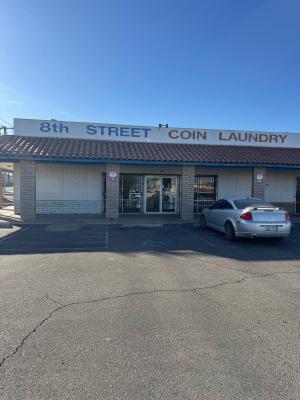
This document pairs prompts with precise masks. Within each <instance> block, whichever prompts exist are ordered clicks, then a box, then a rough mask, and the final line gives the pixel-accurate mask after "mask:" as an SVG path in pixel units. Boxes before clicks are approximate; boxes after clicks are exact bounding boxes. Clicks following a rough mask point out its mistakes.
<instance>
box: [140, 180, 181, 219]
mask: <svg viewBox="0 0 300 400" xmlns="http://www.w3.org/2000/svg"><path fill="white" fill-rule="evenodd" d="M145 192H146V195H145V202H146V204H145V211H146V212H147V213H175V212H176V211H177V178H176V176H163V177H161V176H146V179H145Z"/></svg>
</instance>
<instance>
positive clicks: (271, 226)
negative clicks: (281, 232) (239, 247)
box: [265, 225, 278, 232]
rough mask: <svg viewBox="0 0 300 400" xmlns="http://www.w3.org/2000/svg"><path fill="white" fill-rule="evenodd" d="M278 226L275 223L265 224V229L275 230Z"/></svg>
mask: <svg viewBox="0 0 300 400" xmlns="http://www.w3.org/2000/svg"><path fill="white" fill-rule="evenodd" d="M277 229H278V226H277V225H266V226H265V230H266V231H268V232H277Z"/></svg>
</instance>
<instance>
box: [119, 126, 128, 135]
mask: <svg viewBox="0 0 300 400" xmlns="http://www.w3.org/2000/svg"><path fill="white" fill-rule="evenodd" d="M128 131H129V128H125V127H121V128H120V136H129V132H128Z"/></svg>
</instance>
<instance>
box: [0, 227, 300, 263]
mask: <svg viewBox="0 0 300 400" xmlns="http://www.w3.org/2000/svg"><path fill="white" fill-rule="evenodd" d="M46 228H47V225H27V226H22V227H21V228H20V229H19V230H18V231H17V232H16V231H15V232H12V233H8V234H7V235H6V236H5V237H2V238H1V239H0V254H2V255H3V254H8V255H11V254H47V253H75V252H118V253H137V252H155V253H157V254H159V255H160V256H164V255H165V256H168V254H176V255H177V256H180V255H182V256H183V257H188V256H189V255H192V254H193V255H194V254H195V253H199V254H202V255H213V256H218V257H226V258H231V259H234V260H241V261H262V260H266V261H270V260H278V261H279V260H281V261H282V260H287V261H288V260H293V261H299V260H300V226H299V225H297V226H296V228H295V229H294V230H293V231H292V233H291V236H290V238H288V239H284V240H282V241H280V242H279V241H273V240H266V239H264V240H263V239H256V240H247V239H243V240H239V241H237V242H228V241H226V239H225V238H224V235H222V234H221V233H219V232H215V231H212V230H209V229H208V230H206V231H201V230H200V229H199V228H193V227H192V226H191V225H188V224H187V225H185V224H182V225H165V226H163V227H159V228H122V227H120V226H106V227H105V226H99V225H95V226H85V227H83V228H82V229H80V230H78V231H68V232H65V231H62V232H61V231H58V232H52V231H49V230H47V229H46Z"/></svg>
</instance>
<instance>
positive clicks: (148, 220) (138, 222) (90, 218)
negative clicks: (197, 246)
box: [0, 205, 300, 230]
mask: <svg viewBox="0 0 300 400" xmlns="http://www.w3.org/2000/svg"><path fill="white" fill-rule="evenodd" d="M291 220H292V223H293V224H294V225H300V216H292V217H291ZM183 223H186V221H184V220H182V219H181V218H180V216H178V215H170V214H169V215H162V214H159V215H145V214H143V215H136V214H127V215H125V214H123V215H120V218H119V219H117V220H109V219H106V218H105V217H104V216H102V215H94V214H85V215H78V214H75V215H72V214H64V215H38V216H37V218H36V220H35V221H33V222H30V224H29V223H24V222H23V221H22V220H21V217H20V215H17V214H15V213H14V207H13V206H12V205H10V206H7V207H4V208H2V209H1V210H0V228H1V227H5V228H7V227H9V226H13V225H15V226H18V225H36V224H40V225H54V226H58V227H59V226H62V227H65V226H66V225H68V226H69V229H70V230H72V226H73V227H74V229H75V227H80V226H86V225H120V226H122V227H145V228H151V227H153V228H157V227H159V226H163V225H169V224H183ZM198 223H199V216H198V215H195V216H194V222H193V224H194V225H195V226H197V225H198Z"/></svg>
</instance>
